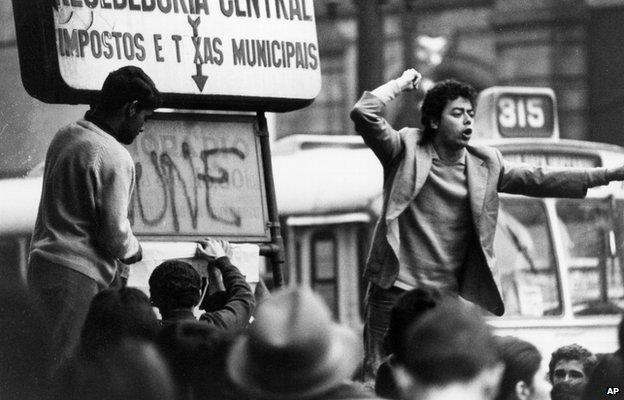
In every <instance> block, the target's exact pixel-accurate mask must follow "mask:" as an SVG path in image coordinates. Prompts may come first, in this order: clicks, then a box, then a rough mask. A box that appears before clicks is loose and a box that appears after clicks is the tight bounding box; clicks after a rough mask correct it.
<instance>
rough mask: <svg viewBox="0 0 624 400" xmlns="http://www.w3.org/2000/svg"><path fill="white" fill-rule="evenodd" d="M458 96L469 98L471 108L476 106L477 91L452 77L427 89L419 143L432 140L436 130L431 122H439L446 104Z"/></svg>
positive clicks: (422, 111)
mask: <svg viewBox="0 0 624 400" xmlns="http://www.w3.org/2000/svg"><path fill="white" fill-rule="evenodd" d="M459 97H463V98H465V99H468V100H470V103H471V104H472V107H473V108H474V107H475V106H476V97H477V92H476V91H475V89H474V88H473V87H472V86H470V85H469V84H467V83H463V82H459V81H456V80H454V79H446V80H444V81H441V82H438V83H436V84H435V85H434V86H433V87H432V88H431V89H429V90H428V91H427V93H426V94H425V98H424V100H423V104H422V108H421V118H420V121H421V122H422V124H423V127H424V130H423V136H422V138H421V140H420V144H421V145H423V144H426V143H430V142H431V141H433V138H434V136H435V133H436V130H434V129H433V128H432V127H431V122H439V121H440V118H441V117H442V111H444V107H446V104H447V103H448V102H449V101H453V100H455V99H457V98H459Z"/></svg>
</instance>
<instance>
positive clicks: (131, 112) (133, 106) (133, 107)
mask: <svg viewBox="0 0 624 400" xmlns="http://www.w3.org/2000/svg"><path fill="white" fill-rule="evenodd" d="M124 111H125V113H126V116H128V117H134V116H135V115H136V114H138V113H139V101H138V100H132V101H130V102H128V103H126V105H125V106H124Z"/></svg>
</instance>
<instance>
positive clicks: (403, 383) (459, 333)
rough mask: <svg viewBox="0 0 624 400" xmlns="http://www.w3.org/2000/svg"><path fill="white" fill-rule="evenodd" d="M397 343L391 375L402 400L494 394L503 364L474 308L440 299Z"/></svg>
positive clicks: (487, 330) (465, 399)
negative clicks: (398, 349) (399, 347)
mask: <svg viewBox="0 0 624 400" xmlns="http://www.w3.org/2000/svg"><path fill="white" fill-rule="evenodd" d="M402 346H403V349H402V351H401V353H402V354H404V357H402V359H401V360H400V361H399V360H397V361H399V362H398V363H397V365H396V366H395V377H396V381H397V384H398V386H399V388H400V391H401V393H402V398H403V399H405V400H412V399H419V398H423V397H427V398H431V399H436V398H461V399H462V400H470V399H493V398H494V396H495V394H496V389H497V387H498V384H499V380H500V377H501V375H502V371H503V365H502V363H501V362H500V359H499V356H498V353H497V350H496V346H495V345H494V338H493V336H492V333H491V331H490V328H489V327H488V326H487V324H486V323H485V321H484V320H483V318H482V317H481V315H480V314H479V313H478V312H477V311H476V310H475V309H473V308H469V307H468V306H465V305H462V304H460V303H459V301H457V300H455V299H446V300H444V301H443V302H441V303H440V304H439V305H438V306H437V307H435V308H434V309H432V310H431V311H429V312H427V313H425V314H424V315H423V316H422V318H420V319H418V320H417V321H415V322H414V323H413V324H412V326H410V328H409V329H408V332H407V334H406V335H405V340H404V343H403V345H402Z"/></svg>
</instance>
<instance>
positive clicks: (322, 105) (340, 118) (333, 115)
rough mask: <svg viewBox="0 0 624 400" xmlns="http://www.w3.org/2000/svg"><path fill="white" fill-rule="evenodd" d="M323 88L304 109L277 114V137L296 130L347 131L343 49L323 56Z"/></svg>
mask: <svg viewBox="0 0 624 400" xmlns="http://www.w3.org/2000/svg"><path fill="white" fill-rule="evenodd" d="M321 73H322V80H321V82H322V83H321V91H320V93H319V95H318V96H317V97H316V99H315V100H314V102H313V103H312V104H311V105H310V106H308V107H306V108H304V109H302V110H297V111H292V112H289V113H283V114H278V115H277V117H276V122H277V132H276V133H277V134H276V137H277V138H280V137H284V136H288V135H293V134H316V135H344V134H346V133H347V131H346V128H345V124H346V123H347V121H346V118H347V115H348V112H347V109H346V106H345V104H346V92H347V88H346V84H345V76H344V66H343V57H342V53H339V54H332V55H331V56H327V57H326V58H322V59H321Z"/></svg>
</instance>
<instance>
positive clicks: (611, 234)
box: [0, 87, 624, 357]
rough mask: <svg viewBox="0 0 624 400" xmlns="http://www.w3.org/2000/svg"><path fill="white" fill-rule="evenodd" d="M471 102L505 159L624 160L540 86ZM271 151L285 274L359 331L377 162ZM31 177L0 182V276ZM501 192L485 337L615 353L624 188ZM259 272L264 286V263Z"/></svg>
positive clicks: (18, 241) (15, 248) (22, 260)
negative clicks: (563, 112)
mask: <svg viewBox="0 0 624 400" xmlns="http://www.w3.org/2000/svg"><path fill="white" fill-rule="evenodd" d="M478 104H479V107H478V109H477V115H476V118H475V131H476V133H475V137H474V138H473V139H472V140H473V141H475V142H477V143H479V144H485V145H489V146H493V147H496V148H498V149H499V150H500V151H501V152H502V154H503V156H504V158H505V159H506V160H508V161H511V162H527V163H532V164H539V165H544V166H549V167H583V168H585V167H612V166H618V165H620V164H621V163H622V162H623V161H624V148H622V147H619V146H614V145H607V144H600V143H592V142H587V141H576V140H567V139H561V138H560V137H559V123H558V119H557V113H556V98H555V95H554V92H553V91H552V90H550V89H546V88H514V87H494V88H488V89H486V90H484V91H483V92H482V93H480V95H479V99H478ZM271 147H272V163H273V174H274V180H275V190H276V197H277V205H278V210H279V214H280V224H281V227H282V235H283V237H284V242H285V253H286V262H285V264H284V267H283V268H284V271H283V272H284V278H285V281H286V282H287V284H288V285H306V286H310V287H311V288H312V289H314V290H315V291H316V292H318V293H319V294H320V295H321V296H322V297H323V298H324V299H325V301H326V303H327V304H328V306H329V307H330V309H331V310H332V312H333V314H334V317H335V319H336V320H338V321H340V322H342V323H345V324H347V325H349V326H351V327H352V328H354V329H361V328H362V315H363V314H362V311H363V297H364V290H365V285H366V282H364V281H363V279H362V271H363V268H364V264H365V261H366V255H367V251H368V246H369V244H370V240H371V237H372V232H373V228H374V225H375V222H376V219H377V217H378V215H379V212H380V209H381V205H382V182H383V171H382V167H381V165H380V163H379V161H378V160H377V159H376V158H375V156H374V155H373V152H372V151H371V150H369V149H368V148H367V147H366V145H365V144H364V143H363V141H362V139H361V138H360V137H359V136H354V135H344V136H319V135H291V136H287V137H285V138H283V139H280V140H278V141H276V142H274V143H273V144H272V146H271ZM33 175H35V176H31V177H26V178H20V179H6V180H1V181H0V193H2V198H3V201H1V202H0V265H2V266H4V267H5V268H3V272H2V276H1V278H2V279H16V280H23V279H24V277H25V274H26V265H27V257H28V248H29V241H30V234H31V232H32V229H33V226H34V222H35V218H36V214H37V205H38V204H37V203H38V201H39V197H40V191H41V177H40V175H41V174H40V173H34V174H33ZM37 175H39V176H37ZM500 197H501V202H500V211H499V220H498V226H497V232H496V236H495V242H494V247H495V255H496V257H497V262H496V271H494V272H495V277H496V278H497V281H498V283H499V287H500V289H501V292H502V295H503V300H504V302H505V308H506V310H505V314H504V315H503V316H502V317H487V320H488V322H489V323H490V324H491V325H492V326H493V328H494V329H495V332H496V333H498V334H501V335H514V336H518V337H520V338H523V339H525V340H528V341H530V342H532V343H534V344H536V346H537V347H538V348H539V349H540V350H541V351H542V354H544V355H545V357H547V356H548V355H549V354H550V353H551V352H552V351H553V350H555V349H556V348H558V347H560V346H562V345H565V344H571V343H578V344H580V345H582V346H584V347H586V348H588V349H590V350H591V351H593V352H597V353H605V352H612V351H614V350H615V349H616V348H617V347H618V345H617V325H618V323H619V321H620V319H621V318H622V310H623V309H624V283H623V279H622V277H623V275H624V273H623V270H624V259H623V258H624V185H623V183H622V182H612V183H611V184H610V185H608V186H602V187H597V188H593V189H590V190H589V191H588V194H587V197H586V198H584V199H552V198H530V197H524V196H517V195H506V194H501V196H500ZM260 274H261V275H262V276H263V278H265V279H266V280H269V281H270V279H271V276H270V273H269V271H268V268H267V267H264V268H262V265H261V268H260ZM144 286H147V284H146V283H145V285H144ZM269 286H270V282H269Z"/></svg>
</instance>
